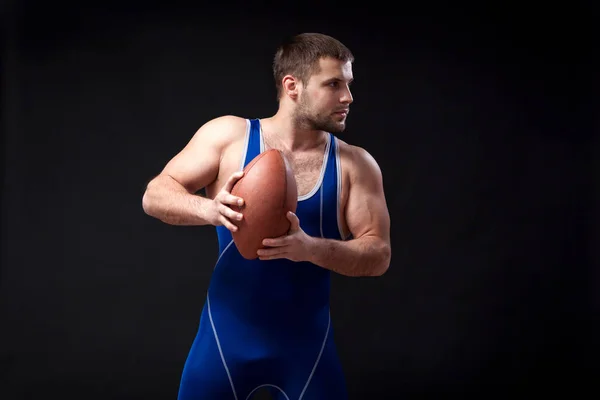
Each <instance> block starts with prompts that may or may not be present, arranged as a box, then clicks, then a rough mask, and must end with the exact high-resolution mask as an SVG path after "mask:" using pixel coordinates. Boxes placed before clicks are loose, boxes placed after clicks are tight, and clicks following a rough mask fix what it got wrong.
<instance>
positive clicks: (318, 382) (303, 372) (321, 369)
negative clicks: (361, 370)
mask: <svg viewBox="0 0 600 400" xmlns="http://www.w3.org/2000/svg"><path fill="white" fill-rule="evenodd" d="M296 365H297V366H298V367H300V366H303V368H301V369H300V368H293V369H292V370H291V375H290V376H289V380H288V382H287V383H286V385H285V390H286V393H287V397H289V399H290V400H291V399H292V398H294V399H298V400H323V399H327V400H347V399H348V393H347V388H346V380H345V377H344V371H343V369H342V365H341V363H340V360H339V358H338V354H337V349H336V347H335V344H334V342H333V338H332V336H330V337H329V338H328V339H327V341H326V343H325V347H324V348H323V352H322V353H321V356H320V357H318V358H317V360H315V359H314V358H313V359H312V360H310V359H305V360H304V361H303V362H300V363H297V364H296ZM273 395H274V399H276V400H288V399H287V398H286V395H284V394H282V393H276V392H274V393H273Z"/></svg>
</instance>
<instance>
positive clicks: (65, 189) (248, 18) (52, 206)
mask: <svg viewBox="0 0 600 400" xmlns="http://www.w3.org/2000/svg"><path fill="white" fill-rule="evenodd" d="M15 3H16V2H13V3H7V5H6V6H5V8H4V9H2V12H3V35H4V39H5V40H4V41H3V53H2V54H3V59H2V65H3V67H2V73H3V81H2V83H3V85H2V89H3V91H2V93H3V103H2V111H3V113H2V121H3V125H2V127H3V140H4V153H3V156H4V165H3V186H2V267H1V271H0V272H1V281H0V317H1V319H0V324H1V335H2V336H1V339H2V340H1V342H0V350H1V352H0V357H1V358H0V361H1V364H0V366H1V369H0V373H1V375H0V398H2V399H6V400H9V399H10V400H12V399H30V398H39V397H44V398H46V397H48V398H49V397H55V395H56V396H57V397H59V398H63V399H66V398H86V399H138V398H139V399H142V398H143V399H150V398H161V399H174V398H176V393H177V389H178V383H179V376H180V373H181V369H182V366H183V363H184V361H185V357H186V355H187V352H188V350H189V346H190V345H191V342H192V340H193V338H194V336H195V334H196V329H197V325H198V320H199V315H200V311H201V307H202V305H203V301H204V298H205V297H204V296H205V292H206V289H207V286H208V284H209V280H210V276H211V271H212V268H213V264H214V262H215V261H216V256H217V242H216V235H215V232H214V229H211V228H210V227H205V228H197V227H172V226H168V225H165V224H163V223H161V222H159V221H157V220H154V219H152V218H150V217H148V216H146V215H145V214H144V213H143V211H142V208H141V198H142V194H143V191H144V187H145V184H146V183H147V181H148V180H149V179H150V178H152V177H153V176H154V175H156V174H157V173H158V172H159V171H160V169H161V168H162V167H163V165H164V164H165V163H166V162H167V161H168V160H169V159H170V158H171V157H172V156H173V155H174V154H175V153H176V152H177V151H179V149H181V148H182V147H183V146H184V145H185V144H186V142H187V141H188V140H189V138H190V137H191V135H192V134H193V133H194V132H195V131H196V129H198V127H199V126H200V125H201V124H202V123H204V122H206V121H207V120H209V119H211V118H213V117H216V116H218V115H222V114H236V115H240V116H244V117H263V116H267V115H269V114H271V113H273V112H275V110H276V102H275V89H274V86H273V83H272V78H271V75H270V74H271V71H270V62H271V59H272V55H273V52H274V50H275V47H276V45H277V44H278V41H279V40H280V38H281V37H282V36H284V35H288V34H294V33H299V32H302V31H320V32H323V33H328V34H331V35H333V36H335V37H337V38H339V39H341V40H342V41H343V42H344V43H346V44H347V45H348V46H349V47H350V48H351V49H352V50H353V52H354V53H355V56H356V63H355V66H354V74H355V78H356V82H355V85H354V87H353V90H354V91H353V94H354V97H355V103H354V105H353V113H352V115H351V116H350V118H349V122H348V129H347V132H346V133H344V134H343V138H344V140H346V141H348V142H351V143H354V144H357V145H360V146H363V147H365V148H366V149H367V150H368V151H369V152H371V154H373V155H374V157H375V158H376V159H377V160H378V161H379V164H380V166H381V168H382V171H383V175H384V181H385V190H386V194H387V201H388V204H389V208H390V213H391V218H392V240H393V259H392V264H391V267H390V270H389V272H388V273H387V274H385V275H384V276H383V277H380V278H368V279H367V278H361V279H358V278H346V277H341V276H334V279H333V285H332V311H333V318H334V322H333V324H334V329H335V332H336V338H337V343H338V346H339V351H340V356H341V358H342V361H343V364H344V369H345V371H346V373H347V376H348V382H349V390H350V392H351V394H352V398H353V399H375V398H388V397H392V396H394V397H395V396H404V397H401V398H411V399H416V398H418V399H422V398H432V399H442V398H449V397H450V395H451V394H456V393H472V394H474V395H477V396H480V398H492V397H495V396H496V395H502V396H504V395H507V394H509V395H510V394H516V393H524V392H527V393H538V394H539V393H540V391H544V392H547V391H552V392H556V391H562V390H565V391H573V390H578V389H579V388H581V387H582V385H584V384H585V383H586V382H587V379H588V378H587V375H585V374H586V373H588V372H593V371H591V369H592V368H594V364H593V363H588V360H590V359H591V358H590V357H591V354H593V350H594V349H595V348H596V347H595V343H596V342H595V341H594V336H593V335H592V331H590V328H591V327H592V326H591V325H590V322H591V321H592V320H591V318H590V317H591V315H592V314H591V312H592V311H593V310H595V311H598V305H599V303H600V301H599V298H600V296H598V295H597V294H596V293H598V290H599V289H600V283H599V277H600V275H599V274H598V272H597V271H596V270H593V269H590V268H589V261H590V260H595V261H598V252H597V251H594V250H593V248H594V246H595V243H596V242H597V239H598V238H599V235H598V226H599V225H598V224H597V221H598V213H595V214H592V213H593V212H595V208H593V207H592V205H593V201H594V198H593V197H592V194H593V193H594V192H593V190H592V189H593V187H594V186H593V185H592V183H593V179H592V178H593V168H595V170H596V171H598V163H597V162H595V163H592V158H593V155H594V154H595V155H596V156H598V154H600V153H598V152H597V151H595V150H594V145H596V147H597V144H598V142H597V141H594V137H593V135H592V134H593V133H594V132H595V131H594V130H593V129H592V128H591V127H590V126H589V125H588V124H586V123H585V121H586V119H585V117H586V112H589V111H591V108H590V107H589V106H587V104H588V103H586V101H585V99H586V97H585V94H588V93H589V89H590V88H591V87H590V82H591V81H590V80H589V79H588V78H587V75H586V73H588V72H589V71H591V69H588V68H589V65H588V66H587V67H586V64H584V62H588V61H589V60H590V58H588V57H589V48H587V49H586V48H583V49H578V48H577V45H576V44H577V43H580V42H582V40H583V38H584V37H585V35H587V34H588V27H587V25H586V24H587V22H588V18H587V17H589V15H590V13H589V11H588V10H585V9H583V8H580V9H574V8H573V9H569V10H566V9H564V8H560V9H559V8H556V9H549V8H547V6H545V7H546V9H545V10H543V11H546V12H549V13H550V15H551V17H549V18H542V17H540V10H538V9H536V10H533V9H532V10H531V11H527V10H523V9H519V10H514V9H510V8H508V7H505V8H496V9H494V10H490V11H485V12H484V11H483V9H480V10H477V9H473V8H472V7H471V8H466V7H464V8H460V9H458V8H450V7H444V8H440V7H433V6H430V5H426V6H423V7H422V9H417V8H416V7H415V8H414V9H411V8H407V7H406V6H405V7H401V8H400V9H399V10H396V11H393V9H391V8H389V7H390V6H387V7H384V6H382V7H379V8H377V7H375V5H374V4H373V3H370V2H369V5H370V6H371V8H370V9H369V8H367V7H366V6H365V5H353V6H352V5H350V4H349V3H344V4H340V5H339V6H336V7H333V6H331V7H325V6H323V5H318V4H309V3H299V4H297V5H295V4H293V3H290V4H289V5H287V3H281V4H272V5H271V6H270V7H261V8H259V7H256V6H254V5H250V3H248V4H247V5H244V4H243V3H240V4H235V5H234V4H232V3H228V4H225V5H222V6H215V5H210V6H208V5H205V4H202V3H197V4H196V5H194V6H190V5H186V4H185V3H183V2H181V3H178V2H176V1H172V2H168V5H165V6H162V7H158V6H150V5H147V4H146V5H143V3H140V4H138V5H134V3H133V2H132V3H128V2H126V1H121V2H116V1H108V2H107V1H104V2H88V3H86V4H87V5H86V6H85V7H84V6H83V5H79V4H77V3H72V4H70V3H68V2H66V1H59V2H51V3H48V2H42V1H26V2H18V5H15ZM557 7H558V6H557ZM469 12H471V13H473V14H471V16H467V15H466V14H465V13H467V14H468V13H469ZM574 44H575V45H574ZM595 176H596V180H597V179H598V175H597V174H596V175H595ZM595 187H596V189H597V188H598V185H597V184H596V185H595ZM596 194H597V191H596ZM592 217H594V218H596V219H595V220H594V219H592ZM594 221H596V222H594ZM594 238H595V239H596V242H595V241H594V240H593V239H594ZM590 294H593V296H590ZM596 372H597V371H596ZM570 374H571V375H570ZM596 376H597V375H596Z"/></svg>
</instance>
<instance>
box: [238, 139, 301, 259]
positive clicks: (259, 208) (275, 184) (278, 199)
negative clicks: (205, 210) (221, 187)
mask: <svg viewBox="0 0 600 400" xmlns="http://www.w3.org/2000/svg"><path fill="white" fill-rule="evenodd" d="M231 194H233V195H235V196H239V197H241V198H242V199H244V205H243V206H241V207H237V206H232V209H233V210H235V211H238V212H241V213H242V215H243V218H242V220H241V221H232V222H233V223H234V224H236V226H237V227H238V229H237V230H236V231H235V232H231V235H232V237H233V241H234V243H235V245H236V247H237V249H238V251H239V252H240V254H241V255H242V257H244V258H245V259H248V260H252V259H256V258H258V255H257V254H256V252H257V250H259V249H261V248H264V246H263V244H262V241H263V239H265V238H275V237H278V236H282V235H285V234H286V233H287V232H288V231H289V229H290V221H289V220H288V219H287V217H286V215H287V212H288V211H292V212H294V213H295V212H296V207H297V204H298V188H297V186H296V179H295V177H294V173H293V171H292V169H291V168H290V165H289V163H288V162H287V160H286V159H285V156H284V155H283V153H282V152H281V151H279V150H276V149H269V150H266V151H264V152H262V153H260V154H259V155H258V156H256V157H255V158H254V159H253V160H252V161H250V162H249V163H248V165H246V167H245V168H244V175H243V176H242V177H241V178H240V179H239V180H238V181H237V182H236V183H235V184H234V186H233V188H232V190H231Z"/></svg>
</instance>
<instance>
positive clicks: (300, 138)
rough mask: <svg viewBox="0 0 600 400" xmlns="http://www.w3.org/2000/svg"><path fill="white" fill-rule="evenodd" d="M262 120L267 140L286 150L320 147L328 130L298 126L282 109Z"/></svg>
mask: <svg viewBox="0 0 600 400" xmlns="http://www.w3.org/2000/svg"><path fill="white" fill-rule="evenodd" d="M262 122H263V123H262V128H263V134H264V136H265V141H266V142H268V144H270V145H272V146H274V147H277V148H279V149H280V150H283V151H286V152H293V151H303V150H310V149H313V148H315V147H319V146H320V145H322V144H323V143H324V141H325V138H326V136H325V135H326V132H323V131H319V130H314V129H309V128H306V127H302V126H297V125H296V124H295V121H294V119H293V118H292V117H291V116H290V115H285V114H283V113H282V112H281V111H280V112H278V113H277V114H275V115H274V116H272V117H270V118H265V119H263V120H262Z"/></svg>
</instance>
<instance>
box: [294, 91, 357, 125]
mask: <svg viewBox="0 0 600 400" xmlns="http://www.w3.org/2000/svg"><path fill="white" fill-rule="evenodd" d="M294 123H295V124H296V126H298V127H301V128H303V129H311V130H316V131H325V132H330V133H342V132H344V130H345V129H346V119H345V118H344V119H340V117H339V116H336V115H335V114H333V113H319V112H315V111H314V110H313V107H312V104H311V103H310V100H309V99H308V97H307V96H304V95H301V96H300V100H299V102H298V105H297V107H296V110H295V111H294Z"/></svg>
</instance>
